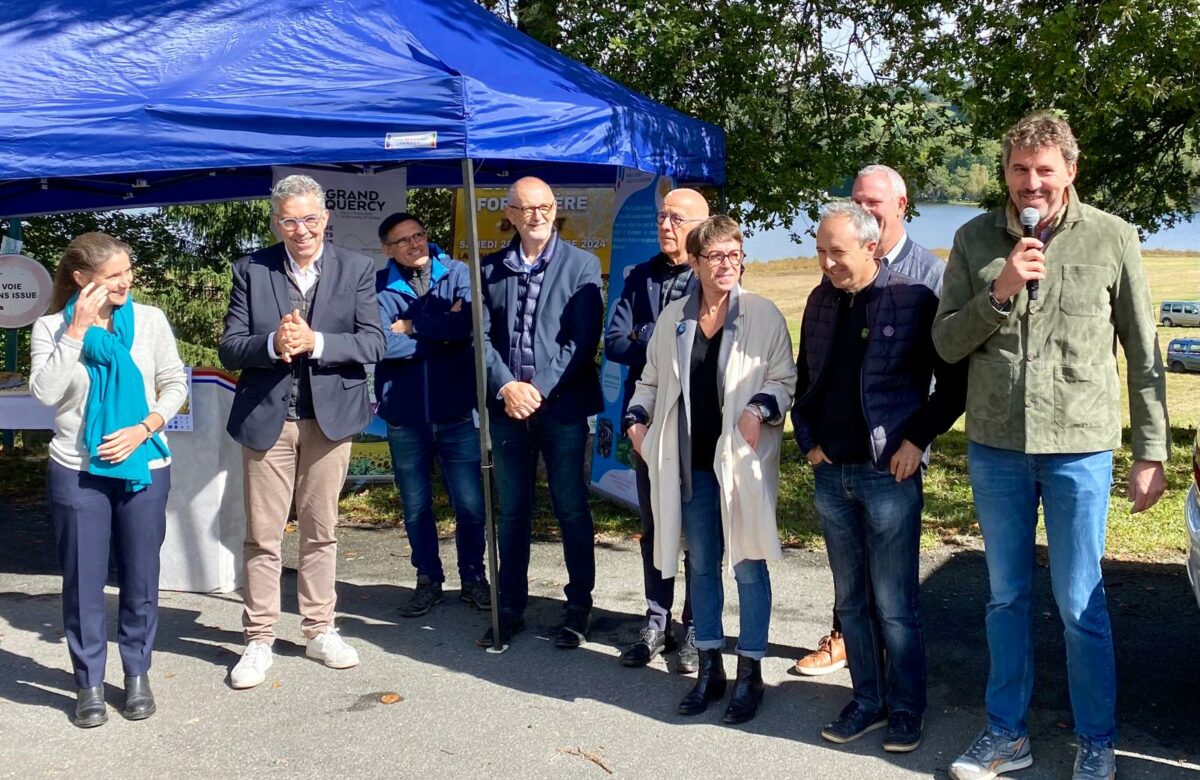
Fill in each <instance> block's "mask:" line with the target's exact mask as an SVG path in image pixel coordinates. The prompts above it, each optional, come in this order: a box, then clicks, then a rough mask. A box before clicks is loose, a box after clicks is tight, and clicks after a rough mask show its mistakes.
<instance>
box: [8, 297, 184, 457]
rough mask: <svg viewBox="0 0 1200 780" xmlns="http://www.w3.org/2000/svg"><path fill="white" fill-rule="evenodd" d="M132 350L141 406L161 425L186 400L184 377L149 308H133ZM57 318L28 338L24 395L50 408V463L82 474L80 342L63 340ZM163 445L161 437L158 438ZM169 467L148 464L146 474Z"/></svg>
mask: <svg viewBox="0 0 1200 780" xmlns="http://www.w3.org/2000/svg"><path fill="white" fill-rule="evenodd" d="M133 322H134V330H133V345H132V346H131V347H130V350H129V353H130V355H131V356H132V357H133V362H134V363H135V364H136V365H137V367H138V370H139V371H141V372H142V382H143V384H144V385H145V387H146V403H147V405H149V407H150V411H151V412H158V414H159V415H161V416H162V418H163V420H164V421H167V420H170V419H171V418H172V417H174V416H175V413H176V412H178V411H179V407H180V406H182V405H183V402H184V400H185V399H186V398H187V374H186V373H185V372H184V370H183V361H182V360H180V358H179V349H178V348H177V347H176V346H175V335H174V334H173V333H172V332H171V325H170V324H169V323H168V322H167V318H166V316H165V315H164V314H163V313H162V312H161V311H160V310H159V309H156V308H155V307H153V306H143V305H142V304H140V303H137V302H134V304H133ZM66 330H67V322H66V321H65V319H64V318H63V314H62V312H59V313H57V314H47V315H46V316H45V317H39V318H38V320H37V322H35V323H33V333H32V334H31V336H30V369H29V392H30V394H31V395H33V397H34V398H36V399H37V400H38V401H40V402H42V403H43V404H46V405H47V406H53V407H55V409H56V413H55V415H54V439H53V440H51V442H50V458H51V459H52V460H53V461H54V462H55V463H58V464H59V465H61V466H66V467H67V468H70V469H75V470H77V471H83V470H84V469H86V468H87V461H88V455H87V449H86V448H85V447H84V445H83V416H84V407H85V406H86V405H87V396H88V389H89V387H90V386H91V382H90V380H89V379H88V375H87V369H86V368H85V367H84V365H83V360H82V359H81V352H82V350H83V342H82V341H78V340H76V339H73V338H71V337H70V336H68V335H67V334H66ZM162 436H163V440H164V441H166V434H165V433H163V434H162ZM169 462H170V460H169V459H166V460H154V461H151V462H150V468H152V469H156V468H162V467H163V466H166V465H167V464H168V463H169Z"/></svg>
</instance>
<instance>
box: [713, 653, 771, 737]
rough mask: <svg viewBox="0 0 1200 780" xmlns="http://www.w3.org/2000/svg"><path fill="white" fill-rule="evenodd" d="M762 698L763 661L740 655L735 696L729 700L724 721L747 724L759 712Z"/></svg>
mask: <svg viewBox="0 0 1200 780" xmlns="http://www.w3.org/2000/svg"><path fill="white" fill-rule="evenodd" d="M762 697H763V681H762V661H760V660H758V659H757V658H747V657H746V656H744V655H739V656H738V666H737V680H736V681H735V682H734V684H733V696H731V697H730V698H729V706H728V707H726V708H725V717H724V718H722V720H724V721H725V722H726V723H745V722H746V721H748V720H750V719H751V718H753V717H754V714H755V713H756V712H758V705H759V704H761V703H762Z"/></svg>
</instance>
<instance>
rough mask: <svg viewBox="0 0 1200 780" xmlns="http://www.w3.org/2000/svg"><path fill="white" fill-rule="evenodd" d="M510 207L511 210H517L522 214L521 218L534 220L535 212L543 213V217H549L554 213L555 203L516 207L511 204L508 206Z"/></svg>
mask: <svg viewBox="0 0 1200 780" xmlns="http://www.w3.org/2000/svg"><path fill="white" fill-rule="evenodd" d="M508 207H509V208H510V209H516V210H517V211H519V212H521V216H522V217H524V218H525V219H533V212H535V211H538V212H541V215H542V216H543V217H549V216H550V212H551V211H554V204H553V203H543V204H542V205H540V206H515V205H513V204H512V203H510V204H508Z"/></svg>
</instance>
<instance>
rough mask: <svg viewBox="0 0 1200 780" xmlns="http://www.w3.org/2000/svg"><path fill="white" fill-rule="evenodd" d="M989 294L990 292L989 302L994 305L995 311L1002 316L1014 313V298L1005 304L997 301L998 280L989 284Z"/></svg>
mask: <svg viewBox="0 0 1200 780" xmlns="http://www.w3.org/2000/svg"><path fill="white" fill-rule="evenodd" d="M987 292H988V302H989V303H991V304H992V308H993V309H995V310H996V311H997V312H999V313H1000V314H1008V313H1009V312H1011V311H1012V307H1013V302H1012V298H1009V299H1008V300H1007V301H1005V302H1004V303H1000V301H999V300H997V298H996V280H995V279H993V280H992V281H990V282H988V288H987Z"/></svg>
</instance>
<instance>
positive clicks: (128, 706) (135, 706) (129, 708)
mask: <svg viewBox="0 0 1200 780" xmlns="http://www.w3.org/2000/svg"><path fill="white" fill-rule="evenodd" d="M157 709H158V707H157V706H155V704H154V692H153V691H151V690H150V677H149V676H148V675H145V674H139V675H138V676H136V677H126V678H125V709H123V710H121V714H122V715H124V716H125V717H126V718H128V719H129V720H145V719H146V718H148V717H150V716H151V715H153V714H154V713H155V711H156V710H157Z"/></svg>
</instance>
